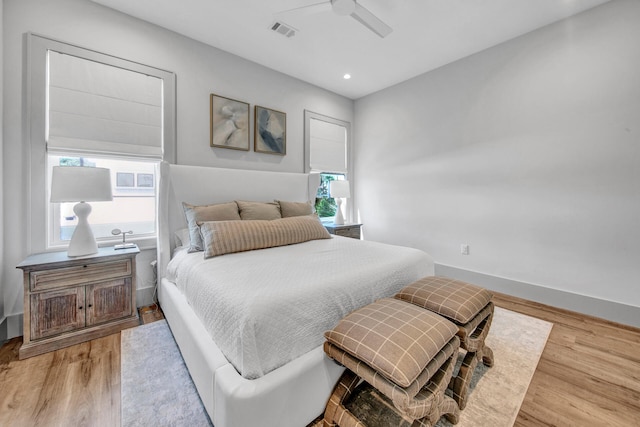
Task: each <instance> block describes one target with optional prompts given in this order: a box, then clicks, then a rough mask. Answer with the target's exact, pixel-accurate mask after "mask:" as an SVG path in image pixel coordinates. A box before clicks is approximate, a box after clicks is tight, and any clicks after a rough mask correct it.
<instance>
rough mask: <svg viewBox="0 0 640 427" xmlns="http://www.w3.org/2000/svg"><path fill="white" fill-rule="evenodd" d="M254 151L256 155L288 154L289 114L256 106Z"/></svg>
mask: <svg viewBox="0 0 640 427" xmlns="http://www.w3.org/2000/svg"><path fill="white" fill-rule="evenodd" d="M254 132H255V135H254V140H253V149H254V151H255V152H256V153H267V154H278V155H281V156H284V155H285V154H287V114H286V113H283V112H281V111H276V110H272V109H270V108H265V107H260V106H258V105H256V106H255V122H254Z"/></svg>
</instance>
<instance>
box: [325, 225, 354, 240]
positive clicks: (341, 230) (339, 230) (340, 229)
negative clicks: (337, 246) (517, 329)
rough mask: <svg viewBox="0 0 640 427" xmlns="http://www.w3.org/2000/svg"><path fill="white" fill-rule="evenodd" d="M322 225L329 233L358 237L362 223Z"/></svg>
mask: <svg viewBox="0 0 640 427" xmlns="http://www.w3.org/2000/svg"><path fill="white" fill-rule="evenodd" d="M324 227H325V228H326V229H327V231H328V232H329V233H331V234H335V235H336V236H342V237H350V238H352V239H360V229H361V227H362V224H324Z"/></svg>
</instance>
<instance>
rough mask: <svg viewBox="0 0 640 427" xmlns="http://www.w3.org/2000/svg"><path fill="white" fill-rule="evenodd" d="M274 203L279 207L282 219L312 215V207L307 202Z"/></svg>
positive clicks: (281, 201)
mask: <svg viewBox="0 0 640 427" xmlns="http://www.w3.org/2000/svg"><path fill="white" fill-rule="evenodd" d="M276 202H277V203H278V204H279V205H280V213H281V214H282V218H289V217H292V216H303V215H311V214H312V213H314V211H313V206H312V205H311V203H309V202H285V201H283V200H276Z"/></svg>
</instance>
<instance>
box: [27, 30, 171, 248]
mask: <svg viewBox="0 0 640 427" xmlns="http://www.w3.org/2000/svg"><path fill="white" fill-rule="evenodd" d="M27 49H28V61H29V66H28V67H27V69H28V70H29V75H28V85H29V91H28V92H29V95H30V96H29V98H28V108H29V111H30V114H29V115H28V120H29V121H28V127H29V136H30V144H31V151H30V152H31V182H32V184H33V185H32V186H31V188H30V191H31V197H30V203H31V206H32V210H33V212H36V214H34V215H32V219H31V236H32V239H31V247H32V249H33V250H37V249H42V250H46V249H47V248H52V247H60V246H64V245H66V244H67V240H69V239H70V236H71V234H72V233H73V230H74V228H75V225H76V221H77V219H76V218H75V215H74V213H73V210H72V208H73V204H72V203H49V201H48V194H49V191H50V179H51V171H52V168H53V167H54V166H58V165H63V166H88V167H105V168H108V169H110V171H111V180H112V191H113V201H111V202H92V203H91V206H92V213H91V216H90V217H89V223H90V224H91V226H92V229H93V232H94V234H95V237H96V238H97V239H98V241H99V242H100V241H101V240H103V241H104V240H119V238H118V237H115V238H114V237H113V236H112V234H111V230H112V229H114V228H119V229H121V230H124V231H129V230H131V231H133V236H132V237H133V239H137V240H138V242H141V243H142V244H143V245H144V244H145V243H146V242H148V244H150V245H153V244H155V236H156V231H157V221H156V218H157V214H156V204H157V203H156V191H157V188H156V187H157V186H156V182H157V180H156V176H157V171H158V166H159V164H160V162H161V161H162V160H166V161H168V162H173V161H174V160H175V159H174V157H175V75H174V74H173V73H170V72H167V71H164V70H160V69H156V68H153V67H149V66H146V65H143V64H139V63H136V62H132V61H127V60H124V59H121V58H117V57H113V56H110V55H106V54H102V53H99V52H96V51H92V50H88V49H84V48H80V47H77V46H73V45H69V44H66V43H62V42H58V41H55V40H51V39H48V38H44V37H40V36H36V35H33V34H28V36H27ZM43 163H46V168H43V167H42V164H43ZM38 212H48V214H46V215H39V214H38ZM43 236H48V237H47V239H43ZM145 239H147V240H145Z"/></svg>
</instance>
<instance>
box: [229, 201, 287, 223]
mask: <svg viewBox="0 0 640 427" xmlns="http://www.w3.org/2000/svg"><path fill="white" fill-rule="evenodd" d="M236 203H237V204H238V208H239V209H240V218H242V219H243V220H254V219H258V220H271V219H280V218H282V215H281V214H280V205H279V204H277V203H265V202H245V201H241V200H236Z"/></svg>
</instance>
